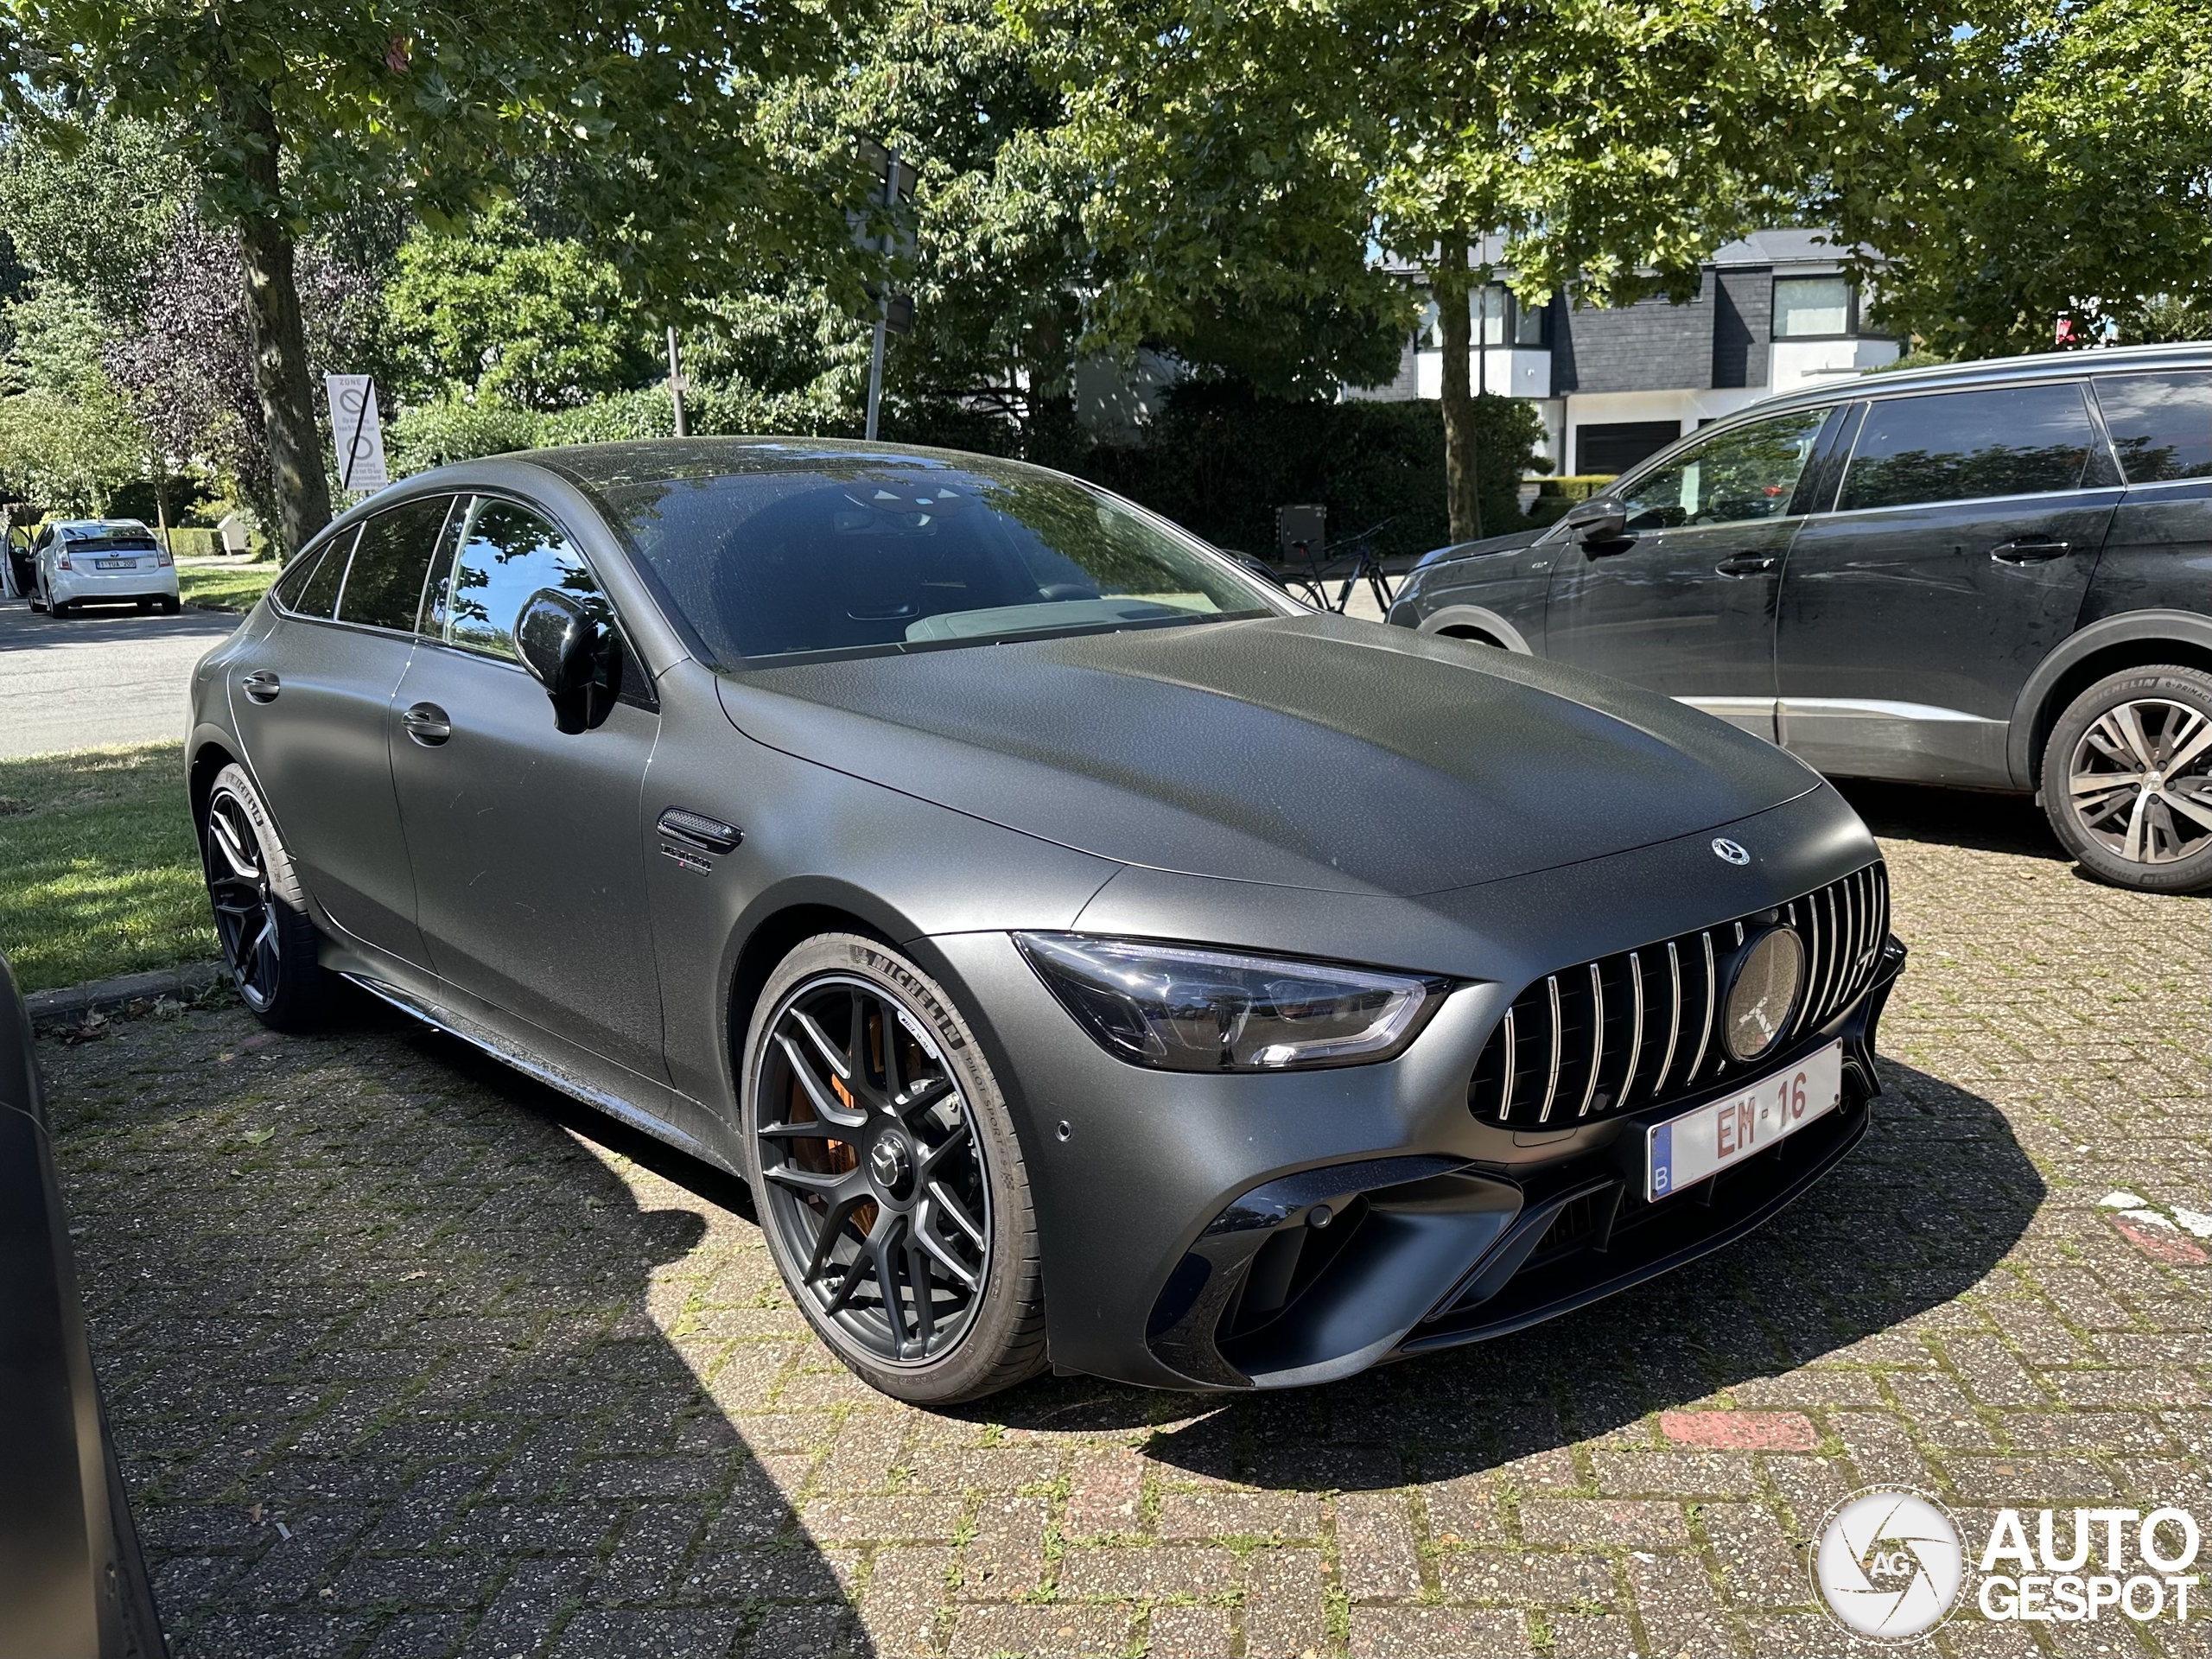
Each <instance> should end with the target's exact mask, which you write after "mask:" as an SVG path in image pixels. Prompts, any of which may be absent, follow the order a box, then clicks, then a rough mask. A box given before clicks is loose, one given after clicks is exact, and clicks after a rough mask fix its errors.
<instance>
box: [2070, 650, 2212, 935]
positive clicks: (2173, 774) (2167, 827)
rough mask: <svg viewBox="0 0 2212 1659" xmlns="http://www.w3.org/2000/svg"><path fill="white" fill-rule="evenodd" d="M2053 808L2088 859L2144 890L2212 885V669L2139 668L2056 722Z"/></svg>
mask: <svg viewBox="0 0 2212 1659" xmlns="http://www.w3.org/2000/svg"><path fill="white" fill-rule="evenodd" d="M2043 802H2044V811H2045V813H2046V814H2048V816H2049V817H2050V827H2051V829H2053V830H2054V831H2056V834H2057V836H2058V838H2059V840H2060V841H2061V842H2064V843H2065V846H2066V849H2067V850H2068V851H2069V852H2070V853H2072V854H2073V855H2074V856H2075V857H2076V858H2077V859H2079V860H2081V861H2082V866H2083V868H2086V869H2088V870H2089V871H2090V872H2091V873H2092V874H2096V875H2099V876H2101V877H2103V878H2104V879H2105V880H2107V881H2110V882H2112V883H2113V884H2114V885H2115V886H2117V887H2133V888H2134V889H2135V890H2136V891H2138V892H2139V893H2199V892H2202V891H2205V890H2206V889H2208V888H2212V674H2206V673H2203V672H2202V671H2199V670H2197V669H2193V668H2179V667H2172V668H2167V667H2152V668H2133V669H2128V670H2126V671H2125V672H2122V673H2119V674H2114V675H2112V676H2111V677H2108V678H2106V679H2102V680H2100V681H2098V682H2097V683H2095V684H2094V685H2093V686H2091V687H2090V688H2089V689H2088V690H2086V691H2084V692H2082V695H2081V696H2078V697H2076V698H2075V700H2074V701H2073V702H2072V703H2071V704H2069V706H2068V708H2067V710H2066V712H2065V713H2064V714H2063V715H2060V716H2059V717H2058V723H2057V724H2056V726H2054V727H2052V728H2051V731H2050V742H2049V743H2048V744H2047V745H2046V746H2045V747H2044V760H2043Z"/></svg>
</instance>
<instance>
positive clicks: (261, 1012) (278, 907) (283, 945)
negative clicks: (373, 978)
mask: <svg viewBox="0 0 2212 1659" xmlns="http://www.w3.org/2000/svg"><path fill="white" fill-rule="evenodd" d="M200 855H201V858H202V859H203V861H205V864H206V868H207V898H208V900H209V902H210V903H211V904H212V905H213V906H214V911H215V936H216V938H218V939H219V941H220V942H221V944H222V947H223V960H224V962H225V963H226V964H227V965H228V966H229V968H230V970H231V977H232V980H233V981H234V982H236V984H237V986H238V1000H239V1001H242V1002H244V1003H245V1005H246V1007H249V1008H251V1009H252V1010H253V1013H254V1015H255V1017H256V1018H257V1019H258V1020H260V1021H261V1023H262V1024H263V1025H264V1026H267V1027H270V1028H271V1029H272V1030H276V1031H305V1030H308V1029H311V1028H312V1027H315V1026H316V1025H318V1024H320V1023H321V1020H322V1019H323V1017H324V1015H325V1014H326V1013H327V1009H328V1006H329V1001H330V993H331V985H332V980H333V977H334V976H332V974H331V972H330V970H329V969H327V968H325V967H324V966H323V965H322V963H321V960H320V958H319V957H318V955H317V950H316V947H317V944H318V940H317V938H316V935H315V923H314V921H313V920H312V919H311V918H309V917H308V910H307V894H306V892H305V890H304V889H303V888H302V887H301V885H300V878H299V875H298V873H297V872H296V871H295V870H294V869H293V868H292V861H291V859H290V857H289V855H287V854H286V853H285V851H284V849H283V843H282V842H279V841H278V840H277V829H276V826H275V825H274V824H273V823H270V819H269V809H268V808H267V807H266V806H264V805H263V804H262V800H261V796H260V793H259V792H258V791H257V790H256V789H255V788H254V786H253V780H252V779H251V778H248V777H247V776H246V774H245V768H244V767H243V766H237V765H232V766H225V767H224V768H223V769H222V771H221V772H218V773H217V774H216V775H215V783H214V786H213V788H211V789H210V790H209V791H207V810H206V811H205V812H204V813H203V814H202V816H201V819H200Z"/></svg>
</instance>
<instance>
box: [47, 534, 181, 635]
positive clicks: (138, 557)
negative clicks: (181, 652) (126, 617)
mask: <svg viewBox="0 0 2212 1659" xmlns="http://www.w3.org/2000/svg"><path fill="white" fill-rule="evenodd" d="M31 570H32V585H31V595H30V597H31V608H32V609H33V610H35V611H44V612H46V613H47V614H48V615H49V616H67V615H68V614H69V613H70V612H71V611H73V610H74V609H75V608H76V607H78V606H79V605H86V604H94V605H97V604H135V605H137V607H138V608H139V609H140V610H142V611H153V610H159V611H161V612H162V613H165V614H168V615H174V614H175V613H176V612H178V611H179V610H181V609H182V608H183V597H182V595H181V593H180V592H179V591H178V588H177V581H176V562H175V560H174V559H172V558H170V556H169V553H168V549H167V548H165V547H163V546H162V544H161V543H160V542H159V541H157V540H156V539H155V537H154V532H153V531H150V530H149V529H147V528H146V526H145V525H144V524H141V523H140V522H139V521H138V520H137V519H136V518H60V519H55V520H54V521H53V522H51V523H49V524H42V525H41V526H40V528H39V531H38V535H37V537H35V539H34V540H33V541H32V543H31Z"/></svg>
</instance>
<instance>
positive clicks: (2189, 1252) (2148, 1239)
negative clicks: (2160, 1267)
mask: <svg viewBox="0 0 2212 1659" xmlns="http://www.w3.org/2000/svg"><path fill="white" fill-rule="evenodd" d="M2113 1226H2115V1227H2117V1228H2119V1229H2120V1231H2121V1232H2122V1233H2124V1234H2126V1236H2127V1242H2128V1243H2131V1244H2133V1246H2134V1247H2135V1248H2136V1249H2139V1250H2140V1251H2142V1252H2143V1254H2144V1255H2147V1256H2149V1257H2150V1258H2151V1259H2152V1261H2153V1262H2165V1263H2167V1264H2168V1265H2169V1266H2171V1267H2177V1268H2201V1267H2202V1266H2203V1265H2204V1264H2205V1262H2208V1261H2212V1256H2208V1255H2205V1253H2204V1252H2203V1251H2202V1250H2201V1249H2198V1248H2197V1247H2196V1245H2194V1244H2192V1243H2190V1242H2189V1241H2188V1240H2187V1239H2185V1238H2166V1237H2161V1236H2159V1235H2158V1234H2157V1233H2155V1232H2152V1230H2150V1229H2149V1228H2147V1227H2138V1226H2137V1225H2135V1224H2134V1223H2133V1222H2129V1221H2115V1222H2114V1223H2113Z"/></svg>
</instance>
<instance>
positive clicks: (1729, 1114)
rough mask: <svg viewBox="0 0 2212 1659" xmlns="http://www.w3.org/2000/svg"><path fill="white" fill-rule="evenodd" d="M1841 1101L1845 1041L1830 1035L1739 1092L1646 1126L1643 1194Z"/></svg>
mask: <svg viewBox="0 0 2212 1659" xmlns="http://www.w3.org/2000/svg"><path fill="white" fill-rule="evenodd" d="M1842 1103H1843V1045H1842V1044H1841V1043H1830V1044H1829V1045H1828V1046H1827V1047H1826V1048H1823V1049H1821V1050H1820V1051H1819V1052H1816V1053H1813V1054H1808V1055H1807V1056H1806V1057H1805V1058H1803V1059H1802V1060H1800V1061H1799V1062H1798V1063H1797V1064H1796V1065H1793V1066H1791V1067H1790V1068H1789V1070H1788V1071H1777V1072H1775V1073H1774V1074H1773V1075H1772V1076H1771V1077H1763V1078H1761V1079H1760V1080H1759V1081H1758V1082H1757V1083H1755V1084H1752V1085H1751V1087H1750V1088H1748V1089H1746V1090H1744V1091H1743V1093H1741V1094H1739V1095H1734V1096H1730V1097H1729V1098H1728V1099H1726V1100H1716V1101H1712V1102H1710V1103H1707V1104H1706V1105H1703V1106H1700V1107H1699V1108H1698V1109H1696V1110H1695V1111H1694V1112H1684V1113H1683V1114H1682V1115H1681V1116H1680V1117H1672V1118H1669V1119H1668V1120H1667V1121H1666V1122H1664V1123H1654V1124H1652V1125H1651V1126H1650V1127H1649V1128H1647V1129H1645V1130H1644V1132H1643V1139H1644V1160H1643V1170H1644V1173H1643V1196H1644V1198H1646V1200H1648V1201H1649V1202H1652V1203H1656V1202H1657V1201H1658V1200H1659V1199H1661V1198H1665V1197H1667V1196H1668V1195H1669V1193H1674V1192H1681V1191H1682V1189H1683V1188H1685V1187H1689V1186H1694V1185H1697V1184H1698V1183H1699V1182H1700V1181H1701V1180H1703V1179H1705V1178H1706V1177H1707V1176H1708V1175H1712V1174H1715V1173H1719V1171H1721V1170H1724V1169H1726V1168H1727V1167H1728V1166H1729V1165H1731V1164H1734V1163H1740V1162H1741V1161H1742V1160H1745V1159H1746V1158H1748V1157H1750V1156H1751V1154H1753V1153H1755V1152H1764V1151H1765V1150H1766V1149H1767V1148H1768V1147H1770V1146H1772V1145H1774V1143H1775V1142H1776V1141H1780V1140H1783V1139H1784V1138H1785V1137H1787V1136H1789V1135H1795V1134H1796V1133H1797V1131H1798V1130H1800V1129H1802V1128H1804V1127H1805V1126H1806V1125H1807V1124H1808V1123H1810V1122H1813V1121H1814V1120H1815V1118H1819V1117H1825V1116H1827V1114H1828V1113H1830V1112H1832V1111H1834V1110H1835V1109H1836V1108H1837V1107H1838V1106H1840V1105H1841V1104H1842Z"/></svg>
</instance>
